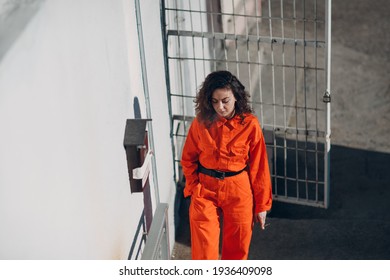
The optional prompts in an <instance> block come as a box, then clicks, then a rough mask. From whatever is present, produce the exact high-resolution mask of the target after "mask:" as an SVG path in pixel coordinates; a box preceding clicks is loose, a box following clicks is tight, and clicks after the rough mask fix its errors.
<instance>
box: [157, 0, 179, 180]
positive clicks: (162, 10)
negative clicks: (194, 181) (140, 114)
mask: <svg viewBox="0 0 390 280" xmlns="http://www.w3.org/2000/svg"><path fill="white" fill-rule="evenodd" d="M160 16H161V34H162V41H163V52H164V68H165V83H166V88H167V99H168V113H169V119H170V122H169V129H170V138H171V148H172V153H173V155H172V157H173V162H175V159H176V149H175V142H174V140H173V127H174V125H173V120H172V119H173V116H172V98H171V83H170V79H169V73H170V72H169V60H168V48H167V46H168V38H167V36H166V30H165V27H166V26H167V20H166V13H165V0H162V1H161V2H160ZM173 178H175V180H177V173H176V167H174V168H173Z"/></svg>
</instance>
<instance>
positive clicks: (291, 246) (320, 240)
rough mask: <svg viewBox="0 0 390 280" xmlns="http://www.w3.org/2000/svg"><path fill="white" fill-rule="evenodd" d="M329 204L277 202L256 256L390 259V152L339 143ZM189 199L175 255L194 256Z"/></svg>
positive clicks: (258, 235)
mask: <svg viewBox="0 0 390 280" xmlns="http://www.w3.org/2000/svg"><path fill="white" fill-rule="evenodd" d="M330 166H331V191H330V206H329V208H328V209H322V208H313V207H307V206H300V205H293V204H287V203H281V202H276V201H275V202H274V205H273V209H272V212H271V213H270V214H269V217H268V221H267V222H268V223H269V224H270V225H269V226H268V227H267V229H266V230H265V231H261V230H259V229H258V228H256V227H257V226H258V225H257V224H256V225H255V230H254V233H253V239H252V243H251V251H250V254H249V258H250V259H274V260H282V259H287V260H288V259H296V260H310V259H314V260H323V259H334V260H351V259H352V260H353V259H364V260H375V259H390V249H389V248H390V203H389V201H390V172H389V170H388V168H389V166H390V154H387V153H380V152H372V151H367V150H360V149H353V148H347V147H343V146H336V145H333V146H332V149H331V164H330ZM188 204H189V201H188V200H187V199H181V203H180V207H178V209H179V210H178V211H179V214H178V216H180V224H179V225H178V227H177V233H176V238H177V240H176V241H177V246H176V248H177V249H176V250H175V259H189V258H190V233H189V226H188Z"/></svg>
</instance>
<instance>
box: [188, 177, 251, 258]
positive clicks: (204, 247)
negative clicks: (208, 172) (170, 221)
mask: <svg viewBox="0 0 390 280" xmlns="http://www.w3.org/2000/svg"><path fill="white" fill-rule="evenodd" d="M200 179H201V184H202V187H201V190H200V191H199V192H196V193H195V194H193V196H192V198H191V205H190V225H191V245H192V258H193V259H218V256H219V251H218V250H219V234H220V220H219V215H218V209H222V212H223V217H224V218H223V244H222V259H235V260H239V259H247V258H248V252H249V245H250V241H251V237H252V228H253V196H252V191H251V187H250V183H249V178H248V175H247V173H246V172H243V173H241V174H239V175H237V176H234V177H229V178H225V179H224V180H218V179H215V178H211V177H208V176H203V175H201V176H200Z"/></svg>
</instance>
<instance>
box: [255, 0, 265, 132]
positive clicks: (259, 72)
mask: <svg viewBox="0 0 390 280" xmlns="http://www.w3.org/2000/svg"><path fill="white" fill-rule="evenodd" d="M261 3H262V2H261V1H260V3H259V4H258V2H257V1H256V6H257V5H260V6H261ZM258 11H259V12H260V11H262V9H261V8H258V7H256V18H257V12H258ZM257 19H258V18H257ZM257 19H256V35H257V60H258V61H257V62H258V64H257V65H258V76H259V93H260V102H259V103H260V123H261V125H263V126H264V116H263V87H262V78H261V75H262V71H261V68H262V65H261V45H260V27H259V24H261V23H262V15H261V14H260V23H259V22H258V20H257Z"/></svg>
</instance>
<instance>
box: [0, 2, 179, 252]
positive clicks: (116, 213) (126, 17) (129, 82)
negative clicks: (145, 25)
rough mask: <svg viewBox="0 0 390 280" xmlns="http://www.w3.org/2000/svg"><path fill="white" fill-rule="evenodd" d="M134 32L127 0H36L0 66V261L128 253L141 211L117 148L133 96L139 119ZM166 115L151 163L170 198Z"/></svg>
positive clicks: (139, 88)
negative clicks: (37, 7)
mask: <svg viewBox="0 0 390 280" xmlns="http://www.w3.org/2000/svg"><path fill="white" fill-rule="evenodd" d="M147 2H149V3H153V7H154V6H157V7H158V5H159V3H158V1H157V2H156V1H147ZM153 11H156V9H153ZM154 16H156V15H154ZM156 17H158V18H159V15H158V16H156ZM134 36H136V24H135V16H134V5H133V1H126V0H123V1H119V0H118V1H112V0H99V1H96V0H78V1H75V0H74V1H61V0H50V1H44V3H43V4H42V5H41V8H40V10H39V11H38V12H37V14H36V15H35V16H34V18H33V19H32V20H31V21H30V22H29V24H28V25H27V27H26V28H25V30H24V31H23V32H22V33H21V34H20V36H19V38H18V39H17V40H16V41H15V42H14V43H13V45H12V47H11V48H10V49H9V50H8V51H7V53H6V54H5V55H4V57H3V58H2V60H1V61H0V155H1V156H0V225H1V230H0V259H126V258H127V256H128V253H129V249H130V246H131V242H132V241H133V237H134V233H135V230H136V226H137V225H138V221H139V218H140V215H141V211H142V208H143V205H142V203H143V199H142V194H130V187H129V181H128V174H127V163H126V157H125V152H124V148H123V137H124V128H125V122H126V119H127V118H132V117H133V98H134V96H136V95H137V96H138V97H139V98H140V103H141V109H142V111H143V112H142V114H143V116H145V107H144V106H143V105H144V98H143V95H142V83H141V81H142V80H141V74H140V71H139V69H140V66H139V63H140V62H139V52H138V46H136V43H137V41H136V40H134V39H135V38H134ZM159 38H161V37H159ZM159 42H160V43H161V40H160V41H159ZM160 55H161V54H158V55H157V56H160ZM161 67H163V66H161ZM151 71H152V72H151V73H150V76H151V77H153V75H160V76H161V77H162V74H161V70H159V72H156V71H158V70H156V69H153V70H151ZM150 80H151V79H150ZM158 80H159V82H153V85H152V86H151V87H152V88H153V93H154V92H156V89H157V88H159V89H160V90H163V89H165V84H164V83H163V84H159V83H161V82H162V81H160V79H158ZM154 83H155V84H154ZM156 94H157V92H156ZM161 94H162V96H161V97H159V99H158V102H159V104H161V102H162V100H166V98H165V97H166V95H165V93H161ZM153 106H154V107H156V106H157V102H156V103H155V104H153ZM164 114H165V111H164V110H162V111H161V112H160V113H156V114H155V115H154V116H153V118H154V119H155V120H156V121H155V122H156V123H157V121H160V122H161V123H163V125H157V124H156V125H155V135H158V137H159V141H160V138H161V144H162V145H163V146H162V145H158V146H157V147H156V159H157V161H158V164H159V165H160V164H161V162H165V164H162V166H163V167H162V168H159V170H158V172H159V178H158V179H159V185H160V186H161V188H162V189H163V191H162V192H161V198H162V199H161V200H162V201H171V200H172V199H170V197H171V196H173V197H174V195H172V194H173V193H174V191H173V190H174V186H173V182H172V181H173V180H172V178H170V174H169V170H171V171H170V172H172V168H171V166H170V164H166V162H167V159H168V162H169V159H171V155H169V153H170V152H169V151H170V145H169V146H165V144H167V143H168V142H169V141H168V140H169V129H167V127H168V126H169V122H167V121H166V118H167V117H168V116H167V114H166V116H164ZM160 118H162V119H160ZM163 149H165V150H164V151H163ZM164 168H165V169H164ZM161 174H165V176H163V175H161ZM160 175H161V176H160ZM170 208H173V206H172V207H170ZM171 220H172V219H171ZM171 238H172V237H171Z"/></svg>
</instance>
